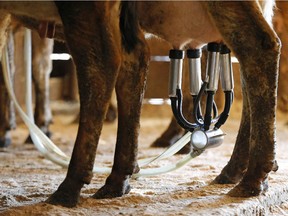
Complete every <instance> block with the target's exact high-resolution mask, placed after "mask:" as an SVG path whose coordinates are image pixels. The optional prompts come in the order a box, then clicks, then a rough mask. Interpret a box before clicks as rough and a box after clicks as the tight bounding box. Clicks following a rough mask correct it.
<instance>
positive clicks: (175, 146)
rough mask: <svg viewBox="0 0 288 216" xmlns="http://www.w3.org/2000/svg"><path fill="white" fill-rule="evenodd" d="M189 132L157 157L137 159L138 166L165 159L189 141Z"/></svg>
mask: <svg viewBox="0 0 288 216" xmlns="http://www.w3.org/2000/svg"><path fill="white" fill-rule="evenodd" d="M190 136H191V132H189V131H188V132H187V133H186V134H185V135H184V136H183V137H181V138H180V139H179V140H178V141H177V142H176V143H174V144H173V145H172V146H170V147H169V148H167V149H166V150H165V151H164V152H163V153H162V154H160V155H159V156H157V157H151V158H145V159H140V160H138V164H139V166H146V165H148V164H150V163H152V162H155V161H158V160H161V159H165V158H168V157H171V156H173V155H174V154H176V153H177V152H178V151H179V150H180V149H182V148H183V147H184V146H185V145H186V144H187V143H188V142H189V141H190Z"/></svg>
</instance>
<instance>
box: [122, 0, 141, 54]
mask: <svg viewBox="0 0 288 216" xmlns="http://www.w3.org/2000/svg"><path fill="white" fill-rule="evenodd" d="M120 31H121V35H122V45H123V47H124V49H125V50H126V51H127V52H128V53H129V52H131V51H132V50H133V49H134V48H135V47H136V45H137V43H138V42H139V38H138V35H139V31H140V28H139V24H138V16H137V12H136V2H135V1H122V2H121V12H120Z"/></svg>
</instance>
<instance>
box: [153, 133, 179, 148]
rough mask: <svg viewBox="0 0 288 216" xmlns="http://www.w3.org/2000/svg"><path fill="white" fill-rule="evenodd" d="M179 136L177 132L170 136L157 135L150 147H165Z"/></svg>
mask: <svg viewBox="0 0 288 216" xmlns="http://www.w3.org/2000/svg"><path fill="white" fill-rule="evenodd" d="M180 138H181V135H179V134H177V135H174V136H172V137H169V138H167V137H159V138H158V139H156V140H155V141H154V142H153V143H152V144H151V147H160V148H163V147H164V148H165V147H169V146H171V145H173V144H174V143H175V142H176V141H177V140H178V139H180Z"/></svg>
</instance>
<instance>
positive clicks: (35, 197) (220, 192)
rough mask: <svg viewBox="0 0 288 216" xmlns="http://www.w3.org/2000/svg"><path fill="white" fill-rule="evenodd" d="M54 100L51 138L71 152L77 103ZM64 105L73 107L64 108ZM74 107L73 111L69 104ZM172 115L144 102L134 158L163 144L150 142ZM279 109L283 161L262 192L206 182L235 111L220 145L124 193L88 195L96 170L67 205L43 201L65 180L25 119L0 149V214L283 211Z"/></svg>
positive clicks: (220, 157)
mask: <svg viewBox="0 0 288 216" xmlns="http://www.w3.org/2000/svg"><path fill="white" fill-rule="evenodd" d="M58 105H59V104H57V105H55V104H54V124H53V126H52V127H51V129H52V131H53V132H54V133H53V137H52V140H53V141H54V142H55V143H56V144H57V145H58V146H59V147H60V148H61V149H62V150H63V151H65V152H66V153H67V154H70V153H71V150H72V145H73V140H74V138H75V136H76V131H77V125H76V124H71V122H72V120H73V118H74V114H75V113H77V112H76V111H75V110H77V106H76V108H75V106H72V105H71V104H62V105H61V106H58ZM60 107H61V108H60ZM67 107H69V109H70V111H71V112H68V113H67V112H63V110H66V108H67ZM71 107H74V108H75V110H71ZM74 108H73V109H74ZM170 115H171V113H170V107H168V106H167V105H166V106H153V107H152V106H151V105H145V106H144V109H143V115H142V119H141V126H142V128H141V134H140V138H139V158H145V157H148V156H154V155H157V154H159V153H161V152H162V151H163V149H160V148H150V147H149V146H150V144H151V143H152V142H153V141H154V140H155V139H156V138H157V137H158V136H159V135H160V133H161V132H162V131H163V130H164V129H165V127H166V126H167V124H168V123H169V118H170ZM283 116H284V115H281V114H280V115H278V119H279V120H278V125H277V126H278V127H277V140H278V145H277V160H278V164H279V166H280V168H279V170H278V171H277V172H276V173H271V175H270V177H269V183H270V188H269V191H268V192H267V193H266V194H265V195H261V196H259V197H254V198H245V199H243V198H231V197H229V196H227V195H225V194H226V193H227V192H228V191H229V190H230V189H231V188H232V187H233V186H232V185H210V184H209V182H210V181H211V180H212V179H213V178H214V177H216V176H217V174H219V172H220V171H221V168H222V167H224V165H225V164H226V163H227V161H228V159H229V156H230V154H231V152H232V149H233V143H234V141H235V138H236V133H237V130H238V125H239V117H237V115H235V116H234V115H233V116H232V118H230V119H229V120H228V123H227V124H226V125H225V126H224V127H223V131H224V132H225V133H227V136H226V137H225V143H224V144H223V145H222V146H220V147H218V148H215V149H210V150H208V151H207V152H205V153H203V154H202V155H201V156H199V157H198V158H195V159H193V160H192V161H190V163H189V164H187V165H186V166H184V167H183V168H182V169H180V170H177V171H174V172H172V173H168V174H164V175H160V176H153V177H145V178H144V177H143V178H139V179H137V180H131V186H132V187H133V188H132V190H131V192H130V193H129V194H128V195H125V196H124V197H121V198H116V199H105V200H95V199H92V198H90V196H91V195H93V194H94V193H95V191H96V190H97V189H98V188H100V187H101V185H103V184H104V181H105V178H106V177H107V175H106V174H95V175H94V178H93V180H92V182H91V184H90V185H86V186H85V187H84V188H83V190H82V194H81V202H80V204H79V205H78V206H77V207H75V208H72V209H68V208H64V207H60V206H53V205H49V204H45V203H43V201H44V200H45V199H47V197H48V196H49V195H50V194H51V193H53V192H54V191H55V190H56V188H57V187H58V186H59V184H60V183H61V182H62V180H63V179H64V177H65V174H66V170H65V169H63V168H60V167H58V166H57V165H54V164H53V163H52V162H50V161H48V160H46V159H44V158H43V156H41V155H40V153H39V152H37V151H36V150H35V148H34V146H32V145H27V144H25V145H24V144H23V141H24V139H25V138H26V136H27V133H28V132H27V129H26V127H25V126H24V125H21V124H19V125H18V128H17V130H15V131H13V133H12V135H13V144H12V145H11V146H10V147H9V148H7V149H1V150H0V161H1V163H0V169H1V177H0V193H1V195H0V215H17V216H18V215H61V216H62V215H101V216H102V215H288V201H287V200H288V174H287V173H288V156H287V153H286V152H287V134H288V125H287V119H286V120H285V119H283V118H282V117H283ZM116 126H117V124H116V123H112V124H105V126H104V129H103V136H102V137H101V140H100V144H99V147H98V152H97V153H98V154H97V157H96V163H97V164H99V165H105V166H109V165H111V161H112V157H113V150H114V142H115V134H116ZM60 132H61V133H60ZM181 157H182V156H179V155H178V156H173V157H171V158H170V159H169V160H164V161H161V162H160V164H161V165H164V164H166V163H173V162H175V161H176V160H177V159H179V158H181ZM157 165H158V164H155V165H154V166H157Z"/></svg>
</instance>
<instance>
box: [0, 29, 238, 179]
mask: <svg viewBox="0 0 288 216" xmlns="http://www.w3.org/2000/svg"><path fill="white" fill-rule="evenodd" d="M25 38H26V39H25V40H24V42H25V44H26V45H25V49H24V51H25V53H24V56H25V57H26V60H25V64H26V66H25V67H26V69H27V70H26V73H27V77H26V78H27V84H28V85H27V88H26V100H27V102H26V108H27V113H28V115H27V114H26V113H25V112H24V111H23V110H22V108H21V107H20V105H19V103H18V102H17V99H16V97H15V94H14V92H13V89H12V85H11V79H10V76H9V73H10V72H9V64H8V62H9V60H8V55H7V48H6V49H5V50H4V52H3V55H2V65H3V72H4V79H5V84H6V87H7V89H8V93H9V95H10V98H11V100H13V101H14V104H15V107H16V110H17V111H18V113H19V115H20V117H21V118H22V120H23V121H24V123H25V124H26V126H27V127H28V128H29V131H30V135H31V138H32V140H33V143H34V145H35V147H36V148H37V149H38V151H39V152H40V153H41V154H42V155H43V156H44V157H45V158H46V159H48V160H51V161H52V162H54V163H55V164H58V165H60V166H62V167H68V165H69V161H70V157H68V156H67V155H66V154H65V153H64V152H62V151H61V149H59V148H58V147H57V146H56V145H55V144H54V143H53V142H52V141H51V140H50V139H49V138H48V137H47V136H46V135H45V134H44V133H43V132H42V131H41V130H40V129H39V128H38V127H37V126H36V125H35V124H34V119H33V118H34V117H33V111H32V96H31V95H32V93H31V92H32V89H31V88H32V87H31V33H30V31H29V30H26V32H25ZM187 57H188V61H189V75H190V93H191V96H192V102H193V104H194V110H193V113H192V115H193V117H194V119H195V122H194V123H191V122H189V121H187V119H186V118H185V117H184V115H183V113H182V99H183V98H182V91H181V85H182V84H181V82H182V67H183V59H184V52H183V51H181V50H171V51H170V59H171V64H170V65H171V67H170V82H169V84H170V85H169V97H170V99H171V106H172V110H173V113H174V115H175V118H176V119H177V121H178V123H179V124H180V125H181V127H183V128H184V129H185V130H187V131H188V132H187V133H186V134H185V135H184V136H183V137H182V138H181V139H179V140H178V141H177V142H176V143H174V145H172V146H170V147H169V148H167V149H166V150H165V151H164V152H163V153H162V154H160V155H158V156H156V157H150V158H145V159H140V160H138V165H139V167H140V168H141V169H140V172H139V173H137V174H133V176H134V177H141V176H150V175H157V174H162V173H167V172H171V171H173V170H176V169H178V168H180V167H182V166H183V165H185V164H186V163H187V162H189V161H190V160H191V159H193V158H195V157H197V156H199V155H200V154H201V153H202V152H203V151H204V150H205V149H207V148H213V147H217V146H219V145H220V144H221V143H222V142H223V139H224V135H225V134H224V133H223V132H222V130H221V129H220V127H221V125H223V124H224V123H225V121H226V120H227V118H228V115H229V111H230V107H231V104H232V101H233V74H232V67H231V59H230V50H229V49H228V48H227V47H226V46H225V45H223V44H221V45H220V44H216V43H210V44H208V60H207V71H206V78H205V80H204V82H202V79H201V61H200V58H201V51H200V50H187ZM219 76H220V80H221V85H222V89H223V91H224V92H225V107H224V110H223V112H222V113H221V114H220V115H219V116H218V114H217V107H216V104H215V102H214V94H215V93H216V91H217V89H218V80H219ZM204 94H206V95H207V100H206V109H205V115H204V116H202V110H201V106H200V100H201V98H202V96H203V95H204ZM212 114H213V115H212ZM211 125H214V126H213V128H212V127H211ZM187 143H190V145H191V146H192V149H193V150H192V151H191V152H190V153H189V154H187V155H186V156H185V157H184V158H182V159H180V160H179V161H178V162H176V163H175V164H170V165H166V166H164V167H159V168H150V169H149V168H144V167H145V166H146V165H148V164H150V163H152V162H156V161H158V160H161V159H165V158H169V157H171V156H172V155H174V154H175V153H177V152H178V151H179V150H180V149H181V148H183V147H184V146H185V145H186V144H187ZM93 172H98V173H110V172H111V167H96V166H94V168H93Z"/></svg>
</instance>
